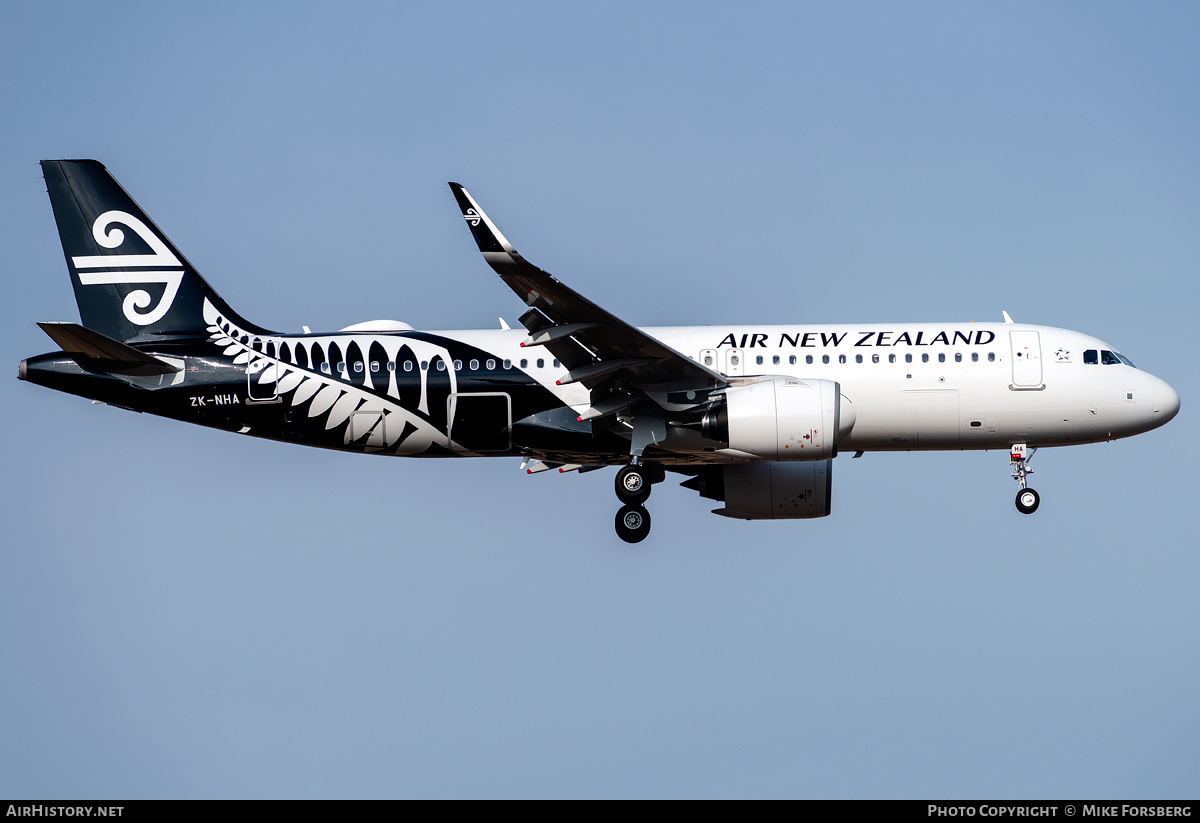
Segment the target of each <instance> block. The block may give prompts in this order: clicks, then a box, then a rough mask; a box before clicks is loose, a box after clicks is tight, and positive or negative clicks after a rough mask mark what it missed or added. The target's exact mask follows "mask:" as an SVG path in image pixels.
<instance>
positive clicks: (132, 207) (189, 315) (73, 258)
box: [42, 160, 264, 340]
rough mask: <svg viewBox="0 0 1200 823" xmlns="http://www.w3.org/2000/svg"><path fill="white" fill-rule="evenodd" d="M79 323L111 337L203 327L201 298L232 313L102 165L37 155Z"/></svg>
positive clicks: (246, 325) (252, 328)
mask: <svg viewBox="0 0 1200 823" xmlns="http://www.w3.org/2000/svg"><path fill="white" fill-rule="evenodd" d="M42 174H43V175H44V176H45V178H46V188H47V190H48V191H49V193H50V204H51V205H52V206H53V207H54V219H55V221H57V223H58V235H59V239H60V240H61V241H62V247H63V254H64V255H65V256H66V259H67V269H68V270H69V271H70V273H71V285H72V286H73V287H74V288H75V302H76V303H78V304H79V316H80V319H81V320H82V321H83V325H84V326H86V327H87V328H89V329H94V330H95V331H98V332H100V333H101V334H103V335H105V336H107V337H111V338H113V339H114V340H132V339H134V338H138V337H143V336H147V335H162V334H202V333H205V331H204V330H205V326H206V325H207V323H205V321H204V301H205V300H208V301H209V302H210V303H212V305H213V306H215V307H216V308H217V310H218V311H219V313H220V314H222V315H224V316H225V317H228V318H230V319H236V320H237V324H238V325H239V326H240V327H241V328H243V329H246V330H247V331H257V332H263V331H264V330H263V329H259V328H258V327H256V326H254V325H253V324H251V323H247V322H246V321H245V320H243V319H242V318H240V317H238V316H237V314H236V313H234V312H233V311H232V310H231V309H230V308H229V306H228V304H226V303H225V301H224V300H222V299H221V297H220V296H219V295H218V294H217V293H216V292H215V291H213V289H212V287H211V286H209V285H208V283H206V282H205V280H204V278H203V277H201V276H200V274H199V272H197V271H196V270H195V269H194V268H193V267H192V265H191V264H190V263H189V262H188V261H187V258H185V257H184V256H183V255H182V254H180V253H179V250H178V249H176V248H175V246H174V244H172V243H171V241H170V240H169V239H167V236H166V235H165V234H163V233H162V232H161V231H160V230H159V228H158V226H156V225H154V222H153V221H152V220H151V219H150V218H149V217H147V216H146V213H145V212H143V211H142V209H141V207H140V206H138V204H137V203H136V202H134V200H133V198H132V197H130V196H129V195H128V194H127V193H126V192H125V190H124V189H123V188H121V186H120V184H119V183H117V181H116V180H114V179H113V177H112V175H111V174H109V173H108V170H107V169H105V168H104V166H103V165H102V164H100V163H98V162H96V161H95V160H43V161H42Z"/></svg>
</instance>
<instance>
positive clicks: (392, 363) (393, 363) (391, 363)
mask: <svg viewBox="0 0 1200 823" xmlns="http://www.w3.org/2000/svg"><path fill="white" fill-rule="evenodd" d="M395 370H396V361H394V360H389V361H388V371H395Z"/></svg>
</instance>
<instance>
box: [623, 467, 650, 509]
mask: <svg viewBox="0 0 1200 823" xmlns="http://www.w3.org/2000/svg"><path fill="white" fill-rule="evenodd" d="M614 485H615V487H616V491H617V499H618V500H620V501H621V502H622V503H624V504H625V505H627V506H638V505H641V504H642V503H645V502H646V501H647V500H649V499H650V488H651V485H650V478H649V477H648V476H647V473H646V472H645V471H644V470H643V469H642V467H641V466H623V467H622V468H621V470H620V471H618V472H617V478H616V481H615V483H614Z"/></svg>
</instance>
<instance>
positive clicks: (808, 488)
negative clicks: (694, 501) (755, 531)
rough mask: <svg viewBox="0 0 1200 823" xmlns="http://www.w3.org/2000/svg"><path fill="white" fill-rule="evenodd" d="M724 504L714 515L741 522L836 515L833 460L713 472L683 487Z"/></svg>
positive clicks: (711, 468) (725, 468)
mask: <svg viewBox="0 0 1200 823" xmlns="http://www.w3.org/2000/svg"><path fill="white" fill-rule="evenodd" d="M683 485H684V486H685V487H687V488H689V489H695V490H696V491H698V492H700V495H701V496H702V497H708V498H710V499H713V500H721V501H724V503H725V508H723V509H713V514H720V515H723V516H725V517H736V518H739V519H741V520H800V519H806V518H811V517H825V516H826V515H828V514H829V511H830V499H831V497H832V487H833V460H812V461H805V462H803V463H738V464H735V465H730V466H709V467H707V468H705V469H704V471H703V472H702V473H701V474H699V475H698V476H696V477H693V478H692V479H691V480H688V481H687V482H685V483H684V484H683Z"/></svg>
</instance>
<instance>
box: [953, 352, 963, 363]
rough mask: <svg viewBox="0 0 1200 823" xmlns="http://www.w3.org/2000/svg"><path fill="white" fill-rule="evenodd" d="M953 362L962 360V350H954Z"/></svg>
mask: <svg viewBox="0 0 1200 823" xmlns="http://www.w3.org/2000/svg"><path fill="white" fill-rule="evenodd" d="M954 362H955V363H961V362H962V352H960V351H956V352H955V353H954Z"/></svg>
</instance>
